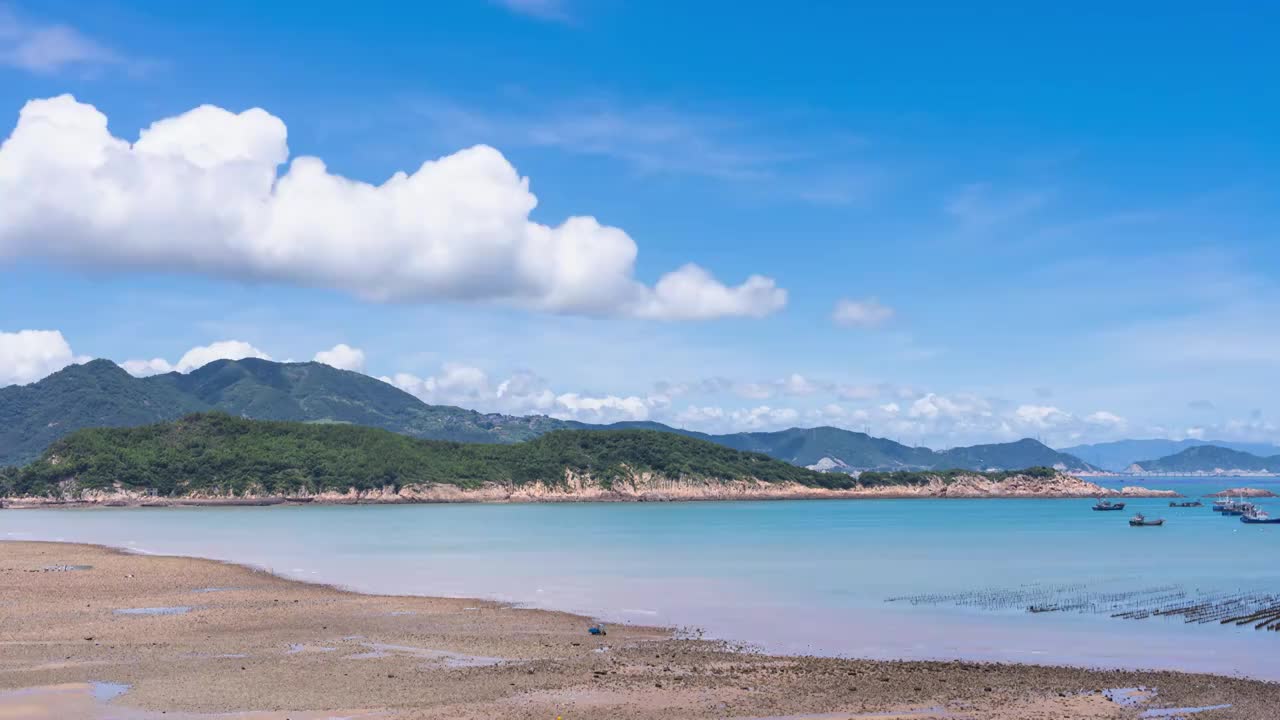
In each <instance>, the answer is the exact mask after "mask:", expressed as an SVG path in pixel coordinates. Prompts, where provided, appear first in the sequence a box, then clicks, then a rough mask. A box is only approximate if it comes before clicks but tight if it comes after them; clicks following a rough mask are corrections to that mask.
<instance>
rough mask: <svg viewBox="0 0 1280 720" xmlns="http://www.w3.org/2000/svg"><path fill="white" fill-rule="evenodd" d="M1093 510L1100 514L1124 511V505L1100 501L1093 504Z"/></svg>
mask: <svg viewBox="0 0 1280 720" xmlns="http://www.w3.org/2000/svg"><path fill="white" fill-rule="evenodd" d="M1093 509H1094V510H1097V511H1099V512H1104V511H1107V510H1123V509H1124V503H1113V502H1111V501H1110V500H1099V501H1098V502H1096V503H1094V504H1093Z"/></svg>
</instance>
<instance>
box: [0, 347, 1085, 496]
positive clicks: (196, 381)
mask: <svg viewBox="0 0 1280 720" xmlns="http://www.w3.org/2000/svg"><path fill="white" fill-rule="evenodd" d="M209 411H220V412H225V413H228V414H231V415H237V416H242V417H246V418H250V419H256V420H279V421H299V422H313V423H317V422H327V423H347V424H353V425H361V426H366V427H374V428H380V429H383V430H390V431H392V432H397V433H401V434H404V435H409V436H411V437H416V438H421V439H433V440H450V441H455V442H471V443H500V444H505V443H514V442H520V441H524V440H530V439H533V438H535V437H538V436H540V435H543V434H545V433H547V432H550V431H554V430H573V429H578V430H609V429H614V430H621V429H649V430H658V431H661V432H669V433H674V434H677V435H683V436H686V437H690V438H696V439H700V440H707V441H710V442H714V443H717V444H720V445H724V446H726V447H729V448H732V449H735V450H741V451H746V452H759V453H763V454H766V455H769V456H770V457H774V458H777V459H780V460H784V461H786V462H789V463H792V464H793V465H798V466H802V467H809V466H819V465H821V466H823V467H824V468H825V467H829V468H831V469H836V470H841V471H845V472H853V471H859V470H931V469H952V468H955V469H967V470H988V469H997V470H1007V469H1017V468H1024V467H1032V466H1047V467H1057V468H1059V469H1062V470H1066V471H1075V472H1080V471H1089V470H1092V469H1094V468H1093V467H1092V466H1090V465H1089V464H1087V463H1085V462H1083V461H1081V460H1079V459H1078V458H1075V457H1072V456H1071V455H1068V454H1064V453H1060V452H1058V451H1055V450H1053V449H1051V448H1049V447H1047V446H1045V445H1043V444H1041V443H1039V442H1037V441H1035V440H1030V439H1024V440H1019V441H1017V442H1013V443H1001V444H993V445H979V446H973V447H970V448H952V449H950V450H946V451H943V452H936V451H934V450H931V449H929V448H925V447H910V446H907V445H903V444H901V443H898V442H895V441H893V440H888V439H885V438H878V437H874V436H871V435H868V434H867V433H862V432H856V431H852V430H845V429H842V428H836V427H830V426H822V427H815V428H788V429H786V430H778V431H771V432H742V433H729V434H724V435H711V434H708V433H702V432H698V431H694V430H687V429H683V428H673V427H670V426H668V425H664V424H662V423H658V422H652V421H627V422H620V423H613V424H609V425H593V424H590V423H582V422H577V421H571V420H560V419H556V418H552V417H548V416H545V415H529V416H512V415H502V414H497V413H488V414H486V413H481V412H478V411H475V410H469V409H466V408H460V407H454V406H448V405H428V404H426V403H424V402H422V401H421V400H419V399H418V398H416V397H414V396H413V395H410V394H409V393H407V392H404V391H403V390H400V389H399V388H396V387H394V386H392V385H390V384H388V383H386V382H383V381H381V380H378V379H376V378H373V377H370V376H367V375H363V374H361V373H357V372H352V371H348V370H339V369H337V368H333V367H330V366H328V365H325V364H322V363H318V362H304V363H278V362H274V361H270V360H262V359H258V358H245V359H242V360H215V361H213V362H211V363H208V364H207V365H204V366H202V367H199V368H196V369H195V370H192V371H191V372H189V373H185V374H183V373H177V372H170V373H165V374H162V375H153V376H150V377H145V378H136V377H133V376H132V375H130V374H129V373H128V372H126V371H125V370H124V369H123V368H121V367H119V366H118V365H116V364H115V363H112V362H111V361H109V360H92V361H90V362H87V363H83V364H79V365H71V366H68V367H67V368H64V369H63V370H60V371H58V372H56V373H54V374H52V375H50V376H48V377H47V378H45V379H43V380H40V381H39V382H36V383H32V384H30V385H22V386H9V387H4V388H0V465H14V464H22V463H25V462H29V461H30V460H32V459H34V458H36V457H38V456H39V455H40V453H41V452H43V451H44V449H45V448H47V447H49V445H50V444H52V443H53V442H55V441H56V440H58V439H59V438H61V437H64V436H66V435H67V434H69V433H71V432H74V431H75V430H79V429H83V428H90V427H133V426H138V425H145V424H149V423H157V422H164V421H169V420H174V419H177V418H179V417H182V416H184V415H186V414H189V413H195V412H209Z"/></svg>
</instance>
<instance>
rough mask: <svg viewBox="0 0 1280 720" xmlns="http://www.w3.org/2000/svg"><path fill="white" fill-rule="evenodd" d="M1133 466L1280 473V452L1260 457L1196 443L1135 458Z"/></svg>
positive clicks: (1155, 469) (1152, 470)
mask: <svg viewBox="0 0 1280 720" xmlns="http://www.w3.org/2000/svg"><path fill="white" fill-rule="evenodd" d="M1132 468H1133V470H1134V471H1135V472H1146V473H1208V474H1221V475H1227V474H1232V473H1280V454H1277V455H1272V456H1269V457H1260V456H1258V455H1254V454H1253V453H1247V452H1243V451H1240V450H1232V449H1231V448H1224V447H1219V446H1217V445H1194V446H1192V447H1189V448H1187V449H1186V450H1183V451H1182V452H1179V453H1175V454H1173V455H1167V456H1165V457H1161V458H1155V459H1151V460H1142V461H1139V462H1136V463H1134V464H1133V466H1132Z"/></svg>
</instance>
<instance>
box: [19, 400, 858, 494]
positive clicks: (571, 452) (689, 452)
mask: <svg viewBox="0 0 1280 720" xmlns="http://www.w3.org/2000/svg"><path fill="white" fill-rule="evenodd" d="M566 473H573V474H575V475H579V476H589V477H590V478H592V479H593V480H594V481H596V482H599V483H602V484H604V485H605V486H607V485H608V484H609V483H610V482H614V481H616V480H618V479H621V478H625V477H632V476H634V475H635V474H636V473H653V474H655V475H658V476H662V477H665V478H670V479H673V480H716V481H743V480H758V481H763V482H766V483H798V484H801V485H805V486H809V487H823V488H832V489H837V488H846V487H851V486H853V484H854V483H855V481H854V480H853V479H852V478H850V477H849V476H847V475H840V474H824V473H818V472H813V471H811V470H806V469H804V468H801V467H796V466H794V465H790V464H788V463H785V462H782V461H780V460H775V459H773V458H770V457H768V456H765V455H761V454H758V453H749V452H742V451H739V450H734V449H731V448H727V447H724V446H721V445H717V444H715V443H710V442H707V441H704V440H698V439H696V438H690V437H685V436H681V435H675V434H671V433H661V432H654V431H648V430H614V431H599V430H597V431H577V430H562V431H556V432H551V433H547V434H544V435H542V436H540V437H538V438H536V439H534V440H530V441H527V442H523V443H517V444H512V445H494V444H478V443H477V444H464V443H455V442H447V441H433V440H419V439H414V438H410V437H406V436H404V435H399V434H396V433H391V432H387V431H385V430H379V429H376V428H366V427H358V426H352V425H336V424H307V423H296V422H275V421H260V420H246V419H243V418H236V417H232V416H229V415H226V414H222V413H203V414H193V415H189V416H187V417H184V418H181V419H179V420H177V421H174V422H167V423H159V424H153V425H146V426H142V427H134V428H93V429H84V430H80V431H77V432H75V433H72V434H71V435H68V436H67V437H65V438H62V439H61V440H58V441H57V442H55V443H54V444H53V446H52V447H50V448H49V449H48V450H47V451H46V452H45V454H44V455H43V456H42V457H41V458H40V459H38V460H36V461H35V462H33V463H31V464H30V465H28V466H26V467H24V468H21V469H17V470H14V469H10V470H7V471H6V472H5V473H4V474H3V475H0V483H3V488H0V489H3V491H4V492H3V494H4V495H7V496H11V497H12V496H25V495H44V494H50V493H52V492H54V491H55V490H56V488H57V486H58V484H59V483H60V482H63V481H67V480H74V481H75V484H76V486H77V487H78V488H79V489H111V488H113V487H115V484H116V483H119V487H120V488H122V489H125V490H139V491H145V492H150V493H154V494H157V495H161V496H181V495H187V494H191V493H197V492H200V493H207V494H224V495H242V494H246V493H253V494H282V495H283V494H290V493H294V492H298V491H306V492H311V493H316V492H323V491H330V490H332V491H337V492H343V491H346V490H348V489H349V488H355V489H357V490H362V489H380V488H384V487H388V486H390V487H395V488H399V487H404V486H409V485H420V484H428V485H429V484H446V485H455V486H459V487H461V488H464V489H471V488H477V487H480V486H482V485H484V484H486V483H503V484H514V485H521V484H528V483H536V482H541V483H545V484H548V485H556V484H560V483H564V482H565V478H566Z"/></svg>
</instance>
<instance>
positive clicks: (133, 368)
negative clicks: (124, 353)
mask: <svg viewBox="0 0 1280 720" xmlns="http://www.w3.org/2000/svg"><path fill="white" fill-rule="evenodd" d="M120 367H122V368H124V369H125V371H126V372H128V373H129V374H130V375H133V376H134V377H147V376H150V375H163V374H164V373H167V372H173V365H171V364H169V361H168V360H165V359H164V358H151V359H150V360H125V361H124V362H122V363H120Z"/></svg>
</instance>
